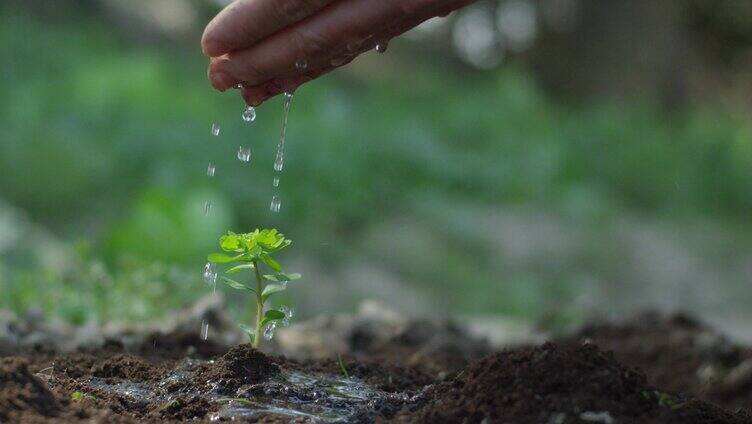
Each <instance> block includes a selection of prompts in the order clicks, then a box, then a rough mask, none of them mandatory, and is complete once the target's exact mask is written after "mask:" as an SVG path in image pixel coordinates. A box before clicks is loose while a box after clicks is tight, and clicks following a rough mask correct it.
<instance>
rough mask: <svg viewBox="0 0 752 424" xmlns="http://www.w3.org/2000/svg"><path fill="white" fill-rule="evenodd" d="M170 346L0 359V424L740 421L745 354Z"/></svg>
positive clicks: (631, 325)
mask: <svg viewBox="0 0 752 424" xmlns="http://www.w3.org/2000/svg"><path fill="white" fill-rule="evenodd" d="M169 342H170V343H173V344H169V343H168V341H166V340H160V341H159V345H157V346H156V348H155V346H154V345H152V349H147V348H144V347H138V348H134V349H130V350H128V351H126V349H125V348H124V347H123V346H122V345H119V344H117V343H110V344H108V345H106V346H104V347H102V348H99V349H96V350H92V351H80V352H76V353H66V354H57V353H55V352H50V351H46V350H44V349H39V348H37V349H29V350H26V351H25V352H23V353H22V354H19V355H16V356H13V357H6V358H0V422H2V423H6V422H7V423H83V422H86V423H141V422H146V423H157V422H160V423H161V422H173V423H179V422H196V423H208V422H223V421H231V420H233V421H239V422H259V423H289V422H294V423H314V422H347V423H349V422H353V423H359V422H363V423H366V422H380V423H390V422H391V423H543V424H566V423H669V424H671V423H731V424H735V423H751V424H752V415H750V411H752V384H751V383H750V382H751V381H752V367H750V366H749V365H747V364H749V363H750V362H748V360H749V358H751V357H752V350H750V348H748V347H743V346H738V345H735V344H733V343H731V342H730V341H728V340H726V339H725V338H723V336H721V335H718V334H717V333H715V332H713V331H712V330H711V329H709V328H707V327H704V326H702V325H701V324H699V323H697V322H695V321H693V320H691V319H689V318H686V317H680V316H677V317H670V318H660V317H657V316H646V317H641V318H639V319H637V320H632V321H629V322H626V323H621V324H602V325H594V326H588V327H585V328H583V329H582V330H580V331H579V332H578V333H576V334H574V335H572V336H569V337H566V338H562V339H560V340H557V341H556V342H555V343H546V344H543V345H538V346H523V347H517V348H512V349H507V350H504V351H500V352H493V353H487V352H481V351H480V350H479V351H471V352H470V353H468V351H466V350H464V351H463V350H458V349H452V348H450V347H446V348H441V347H439V348H434V349H431V352H434V353H433V354H431V355H426V354H421V353H420V352H417V353H416V352H414V351H411V350H410V347H411V345H412V344H411V343H410V341H409V340H395V341H393V347H392V348H390V346H389V345H385V344H381V345H378V346H375V345H371V346H366V347H363V348H362V349H358V350H357V351H355V352H351V353H350V354H349V355H347V356H343V357H341V358H329V359H322V360H292V359H288V358H285V357H281V356H267V355H265V354H263V353H261V352H259V351H257V350H254V349H252V348H251V347H250V346H248V345H240V346H236V347H233V348H230V349H229V350H228V349H219V348H218V347H217V346H209V347H206V348H202V347H201V346H193V344H194V343H195V344H198V343H203V342H201V341H200V340H198V341H197V340H171V341H169ZM175 343H181V345H176V344H175ZM182 344H185V345H182ZM160 347H161V348H160ZM421 349H423V347H422V346H418V345H416V346H415V350H418V351H420V350H421ZM217 351H221V352H217ZM181 352H182V354H181ZM186 352H189V354H187V355H186Z"/></svg>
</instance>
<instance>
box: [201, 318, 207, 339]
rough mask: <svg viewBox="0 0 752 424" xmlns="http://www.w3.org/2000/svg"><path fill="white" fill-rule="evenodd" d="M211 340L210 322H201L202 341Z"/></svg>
mask: <svg viewBox="0 0 752 424" xmlns="http://www.w3.org/2000/svg"><path fill="white" fill-rule="evenodd" d="M208 338H209V321H207V320H203V321H201V340H206V339H208Z"/></svg>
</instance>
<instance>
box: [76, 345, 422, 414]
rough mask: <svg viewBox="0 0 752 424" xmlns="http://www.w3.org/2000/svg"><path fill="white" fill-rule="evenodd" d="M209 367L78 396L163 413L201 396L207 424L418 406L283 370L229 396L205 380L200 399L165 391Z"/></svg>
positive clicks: (101, 382) (348, 382)
mask: <svg viewBox="0 0 752 424" xmlns="http://www.w3.org/2000/svg"><path fill="white" fill-rule="evenodd" d="M213 364H214V361H210V362H207V361H199V360H195V359H185V360H183V361H182V362H181V363H180V365H179V366H177V367H176V368H175V369H174V370H173V371H172V372H171V373H169V374H168V375H167V376H165V377H164V378H162V379H160V380H159V381H156V382H151V383H147V382H136V381H130V380H118V381H113V380H111V379H108V378H102V377H91V378H90V379H89V381H88V383H85V387H82V391H83V392H85V393H94V394H98V395H99V396H115V397H117V398H119V399H121V400H122V401H123V402H124V403H125V404H127V405H129V406H130V407H133V408H147V407H148V406H149V405H151V404H155V403H156V404H162V405H165V407H167V406H169V405H170V404H171V403H173V402H177V398H178V397H179V396H181V395H182V396H185V395H191V396H200V397H201V398H203V399H204V400H206V401H208V402H209V403H210V404H211V405H212V410H214V411H215V412H213V413H212V414H210V415H209V419H210V420H211V421H226V420H228V421H229V420H248V419H254V418H259V417H261V416H264V415H270V414H271V415H277V416H286V417H289V418H290V419H294V418H301V417H302V418H305V419H307V420H310V421H313V422H317V423H345V422H358V421H369V417H371V418H372V417H374V416H378V414H379V411H382V410H384V409H393V410H397V409H400V408H401V407H403V406H405V405H407V404H411V403H414V402H415V401H416V400H417V396H416V395H413V394H410V393H387V392H384V391H382V390H379V389H376V388H374V387H372V386H370V385H368V384H366V383H364V382H362V381H360V380H358V379H355V378H345V377H342V376H337V375H331V374H312V373H305V372H301V371H295V370H282V371H280V372H278V373H276V374H275V375H273V376H271V377H270V378H269V379H267V380H266V381H263V382H258V383H255V384H247V385H243V386H241V387H240V388H238V389H237V390H236V391H235V392H234V393H227V390H226V389H224V388H222V384H221V381H210V380H209V381H206V386H207V387H208V390H207V391H206V392H204V393H198V392H197V393H191V391H192V390H191V389H183V390H179V391H177V392H178V393H175V391H174V390H171V389H170V388H174V387H190V386H189V384H190V382H195V381H196V380H197V379H199V378H201V375H200V371H198V370H199V369H200V368H201V367H202V366H212V365H213ZM192 389H193V390H195V388H192Z"/></svg>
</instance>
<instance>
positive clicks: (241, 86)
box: [234, 82, 243, 90]
mask: <svg viewBox="0 0 752 424" xmlns="http://www.w3.org/2000/svg"><path fill="white" fill-rule="evenodd" d="M234 88H235V89H236V90H242V89H243V83H242V82H241V83H240V84H238V85H236V86H235V87H234Z"/></svg>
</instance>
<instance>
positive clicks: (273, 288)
mask: <svg viewBox="0 0 752 424" xmlns="http://www.w3.org/2000/svg"><path fill="white" fill-rule="evenodd" d="M286 288H287V286H286V285H285V284H267V285H266V287H264V291H263V292H262V293H261V299H262V300H263V301H264V302H266V299H268V298H269V296H271V295H273V294H274V293H279V292H281V291H284V290H285V289H286ZM283 315H284V314H283Z"/></svg>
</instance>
